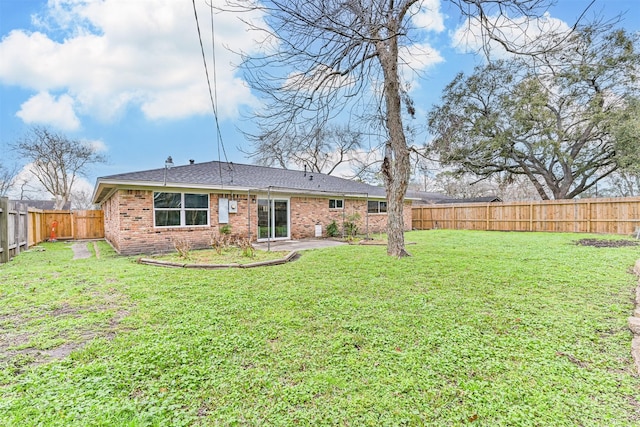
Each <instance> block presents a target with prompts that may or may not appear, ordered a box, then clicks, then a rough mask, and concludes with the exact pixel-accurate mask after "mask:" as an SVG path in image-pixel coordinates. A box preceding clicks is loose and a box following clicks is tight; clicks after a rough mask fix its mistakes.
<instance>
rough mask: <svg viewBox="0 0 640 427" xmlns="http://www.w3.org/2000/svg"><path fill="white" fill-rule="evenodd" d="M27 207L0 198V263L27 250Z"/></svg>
mask: <svg viewBox="0 0 640 427" xmlns="http://www.w3.org/2000/svg"><path fill="white" fill-rule="evenodd" d="M27 221H28V217H27V205H26V204H24V203H20V202H15V201H12V200H9V199H8V198H6V197H0V263H4V262H7V261H9V260H10V259H11V258H13V257H14V256H16V255H18V254H19V253H20V252H21V251H25V250H27V249H28V248H29V242H28V239H27V237H28V226H27V224H28V222H27Z"/></svg>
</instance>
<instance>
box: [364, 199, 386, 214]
mask: <svg viewBox="0 0 640 427" xmlns="http://www.w3.org/2000/svg"><path fill="white" fill-rule="evenodd" d="M367 212H368V213H385V212H387V202H381V201H378V200H369V203H368V204H367Z"/></svg>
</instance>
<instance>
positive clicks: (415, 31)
mask: <svg viewBox="0 0 640 427" xmlns="http://www.w3.org/2000/svg"><path fill="white" fill-rule="evenodd" d="M450 1H451V2H452V3H453V4H454V5H456V6H458V8H459V9H460V12H461V13H462V14H463V16H466V17H470V18H473V19H476V20H477V22H479V24H480V28H482V29H483V30H484V32H483V35H485V36H486V37H487V39H492V40H496V41H499V42H501V44H503V45H504V46H505V47H506V48H507V49H509V50H511V51H519V50H522V49H524V48H525V47H526V46H524V45H523V44H522V43H521V41H519V40H516V41H511V40H512V39H511V38H510V37H505V35H504V34H501V33H500V31H498V29H497V27H498V25H503V24H505V22H507V21H505V20H502V21H500V20H494V19H489V17H496V16H497V17H499V16H503V17H507V16H518V17H519V18H522V20H520V21H518V22H515V21H508V22H507V23H508V24H513V25H520V24H524V25H526V21H527V18H528V17H530V16H534V15H541V14H542V13H544V12H545V11H546V7H545V6H547V5H548V4H549V3H550V1H549V0H496V1H492V2H481V1H472V0H450ZM430 5H431V3H430V2H429V1H426V0H395V1H389V0H308V1H299V0H265V1H260V2H256V1H255V0H227V9H232V10H234V11H236V12H237V11H246V12H252V13H253V15H249V14H247V15H246V16H247V17H249V16H254V15H255V14H256V12H260V13H262V16H263V17H264V22H265V23H266V24H265V25H262V24H261V23H256V22H255V21H254V22H249V21H248V20H249V19H250V18H247V22H248V23H249V25H253V26H254V27H253V29H254V30H256V31H257V32H260V34H263V35H264V38H263V39H262V48H263V49H262V53H260V54H253V55H251V56H245V57H244V58H243V64H242V67H243V70H244V72H245V78H246V79H247V81H248V83H249V85H250V86H251V88H252V89H253V91H254V93H256V94H257V95H258V96H260V97H261V99H262V101H263V102H264V108H262V109H261V110H260V111H258V112H257V113H256V119H257V122H258V126H259V131H258V132H257V135H260V136H261V137H264V138H268V140H270V141H286V138H285V135H286V136H288V137H290V138H293V139H294V140H301V139H302V138H299V137H298V135H297V133H296V131H297V130H298V129H301V128H304V129H307V130H308V129H321V128H322V127H323V126H325V125H326V123H327V122H329V121H330V120H333V119H336V118H337V117H339V116H340V115H341V114H346V115H348V116H349V119H350V124H351V125H353V124H354V123H360V124H361V125H362V126H366V130H367V133H369V132H370V133H375V132H376V131H378V130H379V133H378V135H377V137H378V138H379V140H380V142H381V144H380V145H381V146H382V147H383V151H384V156H383V161H382V164H381V173H382V177H383V181H384V184H385V189H386V193H387V202H388V204H387V206H388V221H387V224H388V225H387V234H388V246H387V253H388V254H389V255H392V256H397V257H400V256H405V255H408V254H407V252H406V251H405V247H404V246H405V245H404V227H405V225H404V219H403V209H404V196H405V193H406V190H407V187H408V184H409V180H410V175H411V164H410V163H411V162H410V158H409V155H410V147H409V145H408V143H407V136H406V134H405V132H406V127H405V125H404V121H405V118H406V116H412V115H413V114H415V108H414V106H413V102H412V100H411V98H410V96H409V93H408V87H409V86H408V84H407V83H408V82H406V81H403V79H402V72H401V71H402V67H403V64H405V63H407V62H408V60H409V59H410V58H405V61H403V60H402V58H401V54H400V52H410V51H411V47H412V46H415V45H417V44H419V43H420V42H422V41H424V34H423V33H422V31H421V29H420V28H418V27H417V26H416V25H415V22H414V21H413V17H414V15H416V14H418V13H419V12H420V11H421V10H424V9H426V8H428V7H429V6H430ZM523 32H524V30H523ZM403 49H404V50H403ZM302 124H304V125H305V126H301V125H302ZM285 143H286V142H285Z"/></svg>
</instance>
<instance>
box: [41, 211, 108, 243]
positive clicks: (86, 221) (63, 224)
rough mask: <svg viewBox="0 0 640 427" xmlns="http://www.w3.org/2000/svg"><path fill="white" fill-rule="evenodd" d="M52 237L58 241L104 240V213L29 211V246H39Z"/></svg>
mask: <svg viewBox="0 0 640 427" xmlns="http://www.w3.org/2000/svg"><path fill="white" fill-rule="evenodd" d="M54 225H55V227H54ZM52 232H53V235H52ZM52 237H53V238H55V239H56V240H71V239H73V240H83V239H102V238H103V237H104V220H103V216H102V211H99V210H88V211H71V212H69V211H46V210H39V209H29V245H35V244H38V243H40V242H43V241H45V240H49V239H51V238H52Z"/></svg>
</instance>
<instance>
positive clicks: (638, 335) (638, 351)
mask: <svg viewBox="0 0 640 427" xmlns="http://www.w3.org/2000/svg"><path fill="white" fill-rule="evenodd" d="M633 271H634V273H635V274H636V275H637V276H638V286H636V298H635V303H636V307H635V310H634V311H633V316H631V317H629V320H628V322H629V329H630V330H631V333H633V339H632V340H631V356H632V357H633V363H634V365H635V367H636V372H638V373H639V374H640V259H639V260H637V261H636V264H635V267H634V268H633Z"/></svg>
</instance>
